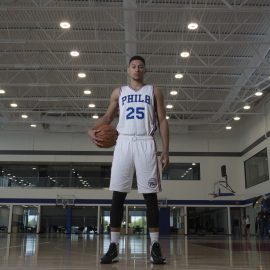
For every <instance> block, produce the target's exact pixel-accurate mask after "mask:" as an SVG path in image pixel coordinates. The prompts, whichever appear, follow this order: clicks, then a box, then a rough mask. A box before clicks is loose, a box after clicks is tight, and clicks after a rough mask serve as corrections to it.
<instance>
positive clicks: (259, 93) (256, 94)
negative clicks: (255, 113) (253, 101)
mask: <svg viewBox="0 0 270 270" xmlns="http://www.w3.org/2000/svg"><path fill="white" fill-rule="evenodd" d="M262 95H263V92H262V91H257V92H256V93H255V96H256V97H260V96H262Z"/></svg>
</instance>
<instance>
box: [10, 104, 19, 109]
mask: <svg viewBox="0 0 270 270" xmlns="http://www.w3.org/2000/svg"><path fill="white" fill-rule="evenodd" d="M10 107H12V108H16V107H18V104H16V103H11V104H10Z"/></svg>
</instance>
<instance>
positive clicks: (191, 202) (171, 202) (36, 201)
mask: <svg viewBox="0 0 270 270" xmlns="http://www.w3.org/2000/svg"><path fill="white" fill-rule="evenodd" d="M253 200H254V199H248V200H216V201H215V200H167V204H168V205H191V206H192V205H212V206H213V205H216V206H219V205H231V206H237V205H239V206H244V205H247V204H250V203H252V202H253ZM0 203H1V204H9V203H12V204H16V203H19V204H52V205H55V204H56V199H30V198H27V199H26V198H0ZM75 204H76V205H82V204H98V205H101V204H105V205H110V204H111V200H108V199H75ZM125 204H135V205H138V204H139V205H144V200H126V202H125Z"/></svg>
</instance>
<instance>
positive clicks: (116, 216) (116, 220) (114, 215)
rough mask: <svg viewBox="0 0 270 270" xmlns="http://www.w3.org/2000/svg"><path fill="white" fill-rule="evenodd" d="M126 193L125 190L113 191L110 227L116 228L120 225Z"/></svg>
mask: <svg viewBox="0 0 270 270" xmlns="http://www.w3.org/2000/svg"><path fill="white" fill-rule="evenodd" d="M126 196H127V193H125V192H118V191H114V192H113V198H112V207H111V215H110V220H111V227H115V228H118V227H120V226H121V222H122V219H123V211H124V207H123V206H124V202H125V199H126Z"/></svg>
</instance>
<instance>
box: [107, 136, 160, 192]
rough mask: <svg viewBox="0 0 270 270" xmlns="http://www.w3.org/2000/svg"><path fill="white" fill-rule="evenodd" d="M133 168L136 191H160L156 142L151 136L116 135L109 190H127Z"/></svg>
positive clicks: (130, 182) (128, 189)
mask: <svg viewBox="0 0 270 270" xmlns="http://www.w3.org/2000/svg"><path fill="white" fill-rule="evenodd" d="M134 170H136V177H137V186H138V193H157V192H160V191H161V184H160V173H159V166H158V158H157V151H156V144H155V141H154V139H153V137H152V136H128V135H119V136H118V139H117V143H116V146H115V150H114V156H113V162H112V170H111V181H110V190H112V191H119V192H129V191H130V190H131V186H132V180H133V175H134Z"/></svg>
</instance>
